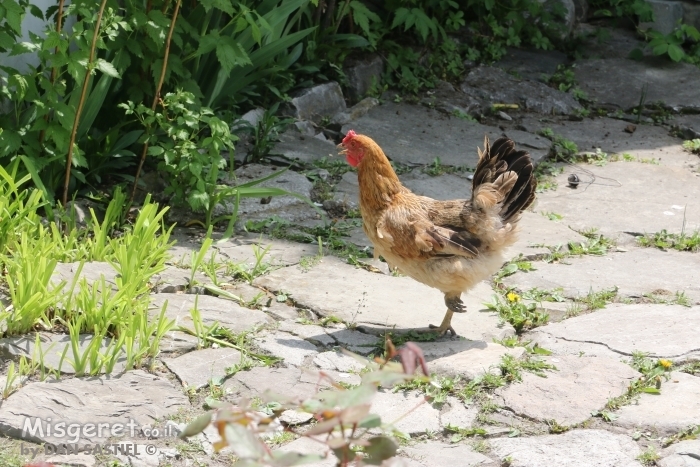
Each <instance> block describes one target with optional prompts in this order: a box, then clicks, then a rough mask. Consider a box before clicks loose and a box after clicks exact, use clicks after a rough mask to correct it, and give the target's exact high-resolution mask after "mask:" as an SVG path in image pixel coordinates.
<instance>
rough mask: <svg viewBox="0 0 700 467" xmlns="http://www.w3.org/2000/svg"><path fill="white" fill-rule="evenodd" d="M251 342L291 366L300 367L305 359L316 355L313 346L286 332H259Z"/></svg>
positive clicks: (316, 352)
mask: <svg viewBox="0 0 700 467" xmlns="http://www.w3.org/2000/svg"><path fill="white" fill-rule="evenodd" d="M253 342H255V345H257V346H258V347H260V348H261V349H263V350H265V351H267V352H269V353H270V354H272V355H273V356H275V357H278V358H281V359H283V360H284V362H285V363H287V364H291V365H297V366H299V365H302V364H303V363H304V361H305V360H306V357H311V356H314V355H316V354H318V351H317V350H316V346H315V345H313V344H312V343H310V342H307V341H305V340H304V339H300V338H298V337H297V336H294V335H292V334H288V333H286V332H267V331H266V332H261V333H260V334H258V335H256V336H255V337H254V338H253Z"/></svg>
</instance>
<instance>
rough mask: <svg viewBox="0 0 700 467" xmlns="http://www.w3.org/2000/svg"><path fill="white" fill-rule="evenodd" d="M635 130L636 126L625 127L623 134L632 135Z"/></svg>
mask: <svg viewBox="0 0 700 467" xmlns="http://www.w3.org/2000/svg"><path fill="white" fill-rule="evenodd" d="M636 130H637V125H627V126H626V127H625V133H629V134H632V133H634V132H635V131H636Z"/></svg>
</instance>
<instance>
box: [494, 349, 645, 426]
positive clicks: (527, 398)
mask: <svg viewBox="0 0 700 467" xmlns="http://www.w3.org/2000/svg"><path fill="white" fill-rule="evenodd" d="M543 360H544V361H545V362H547V363H550V364H552V365H554V366H555V367H556V368H557V369H556V370H555V371H547V372H546V373H545V374H546V378H543V377H541V376H537V375H535V374H533V373H528V372H523V375H522V382H517V383H514V384H511V385H509V386H508V387H506V388H501V389H498V390H497V391H496V395H497V397H498V398H499V399H500V401H501V402H500V404H501V405H503V406H505V407H507V408H508V409H510V410H512V411H513V412H515V413H516V414H518V415H524V416H526V417H527V418H530V419H535V420H539V421H548V420H556V421H557V423H559V424H560V425H562V426H571V425H576V424H578V423H582V422H584V421H585V420H587V419H589V418H590V417H591V412H592V411H595V410H600V409H601V408H603V407H604V406H605V403H606V402H607V401H608V400H609V399H611V398H613V397H617V396H619V395H622V394H624V393H625V391H626V390H627V388H628V386H629V384H630V382H631V381H632V380H634V379H635V378H636V377H638V376H640V374H639V373H638V372H637V371H635V370H633V369H632V368H631V367H630V366H629V365H626V364H624V363H622V362H620V361H619V360H613V359H609V358H605V357H573V356H562V357H545V358H543Z"/></svg>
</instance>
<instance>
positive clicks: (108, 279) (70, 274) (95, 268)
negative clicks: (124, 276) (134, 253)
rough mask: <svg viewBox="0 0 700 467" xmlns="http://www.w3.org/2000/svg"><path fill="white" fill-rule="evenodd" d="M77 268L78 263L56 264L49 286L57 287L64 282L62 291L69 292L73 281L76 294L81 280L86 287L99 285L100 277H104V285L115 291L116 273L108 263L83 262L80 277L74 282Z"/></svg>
mask: <svg viewBox="0 0 700 467" xmlns="http://www.w3.org/2000/svg"><path fill="white" fill-rule="evenodd" d="M79 267H80V262H77V261H76V262H74V263H57V264H56V268H55V269H54V271H53V274H51V284H53V285H54V286H58V284H59V283H61V281H65V283H66V285H65V286H64V289H63V290H64V291H68V290H70V287H71V284H72V282H73V281H74V280H75V281H76V286H75V289H74V293H77V292H78V291H79V290H80V282H81V281H82V280H83V279H85V280H86V281H87V283H88V285H91V284H93V283H95V282H98V283H99V282H100V281H101V280H102V277H104V280H105V285H106V286H107V287H110V288H112V289H113V290H116V288H117V283H116V277H117V271H115V270H114V268H113V267H112V265H110V264H109V263H107V262H99V261H88V262H85V263H84V264H83V269H82V270H81V271H80V276H79V278H78V279H77V280H76V278H75V274H76V273H77V272H78V268H79Z"/></svg>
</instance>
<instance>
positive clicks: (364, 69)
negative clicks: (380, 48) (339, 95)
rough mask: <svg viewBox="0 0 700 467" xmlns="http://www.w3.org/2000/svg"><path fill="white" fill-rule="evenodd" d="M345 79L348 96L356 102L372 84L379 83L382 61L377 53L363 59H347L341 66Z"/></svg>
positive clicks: (382, 70) (382, 69)
mask: <svg viewBox="0 0 700 467" xmlns="http://www.w3.org/2000/svg"><path fill="white" fill-rule="evenodd" d="M343 71H344V72H345V78H346V80H347V91H348V96H349V97H350V99H351V100H352V101H353V102H357V101H359V100H360V99H362V98H363V97H365V96H366V95H367V93H368V92H369V91H370V90H371V89H372V87H373V86H375V87H378V86H379V85H381V81H382V73H383V72H384V61H383V60H382V58H381V57H380V56H378V55H373V56H370V57H367V58H365V59H363V60H348V63H347V64H345V65H344V66H343Z"/></svg>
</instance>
